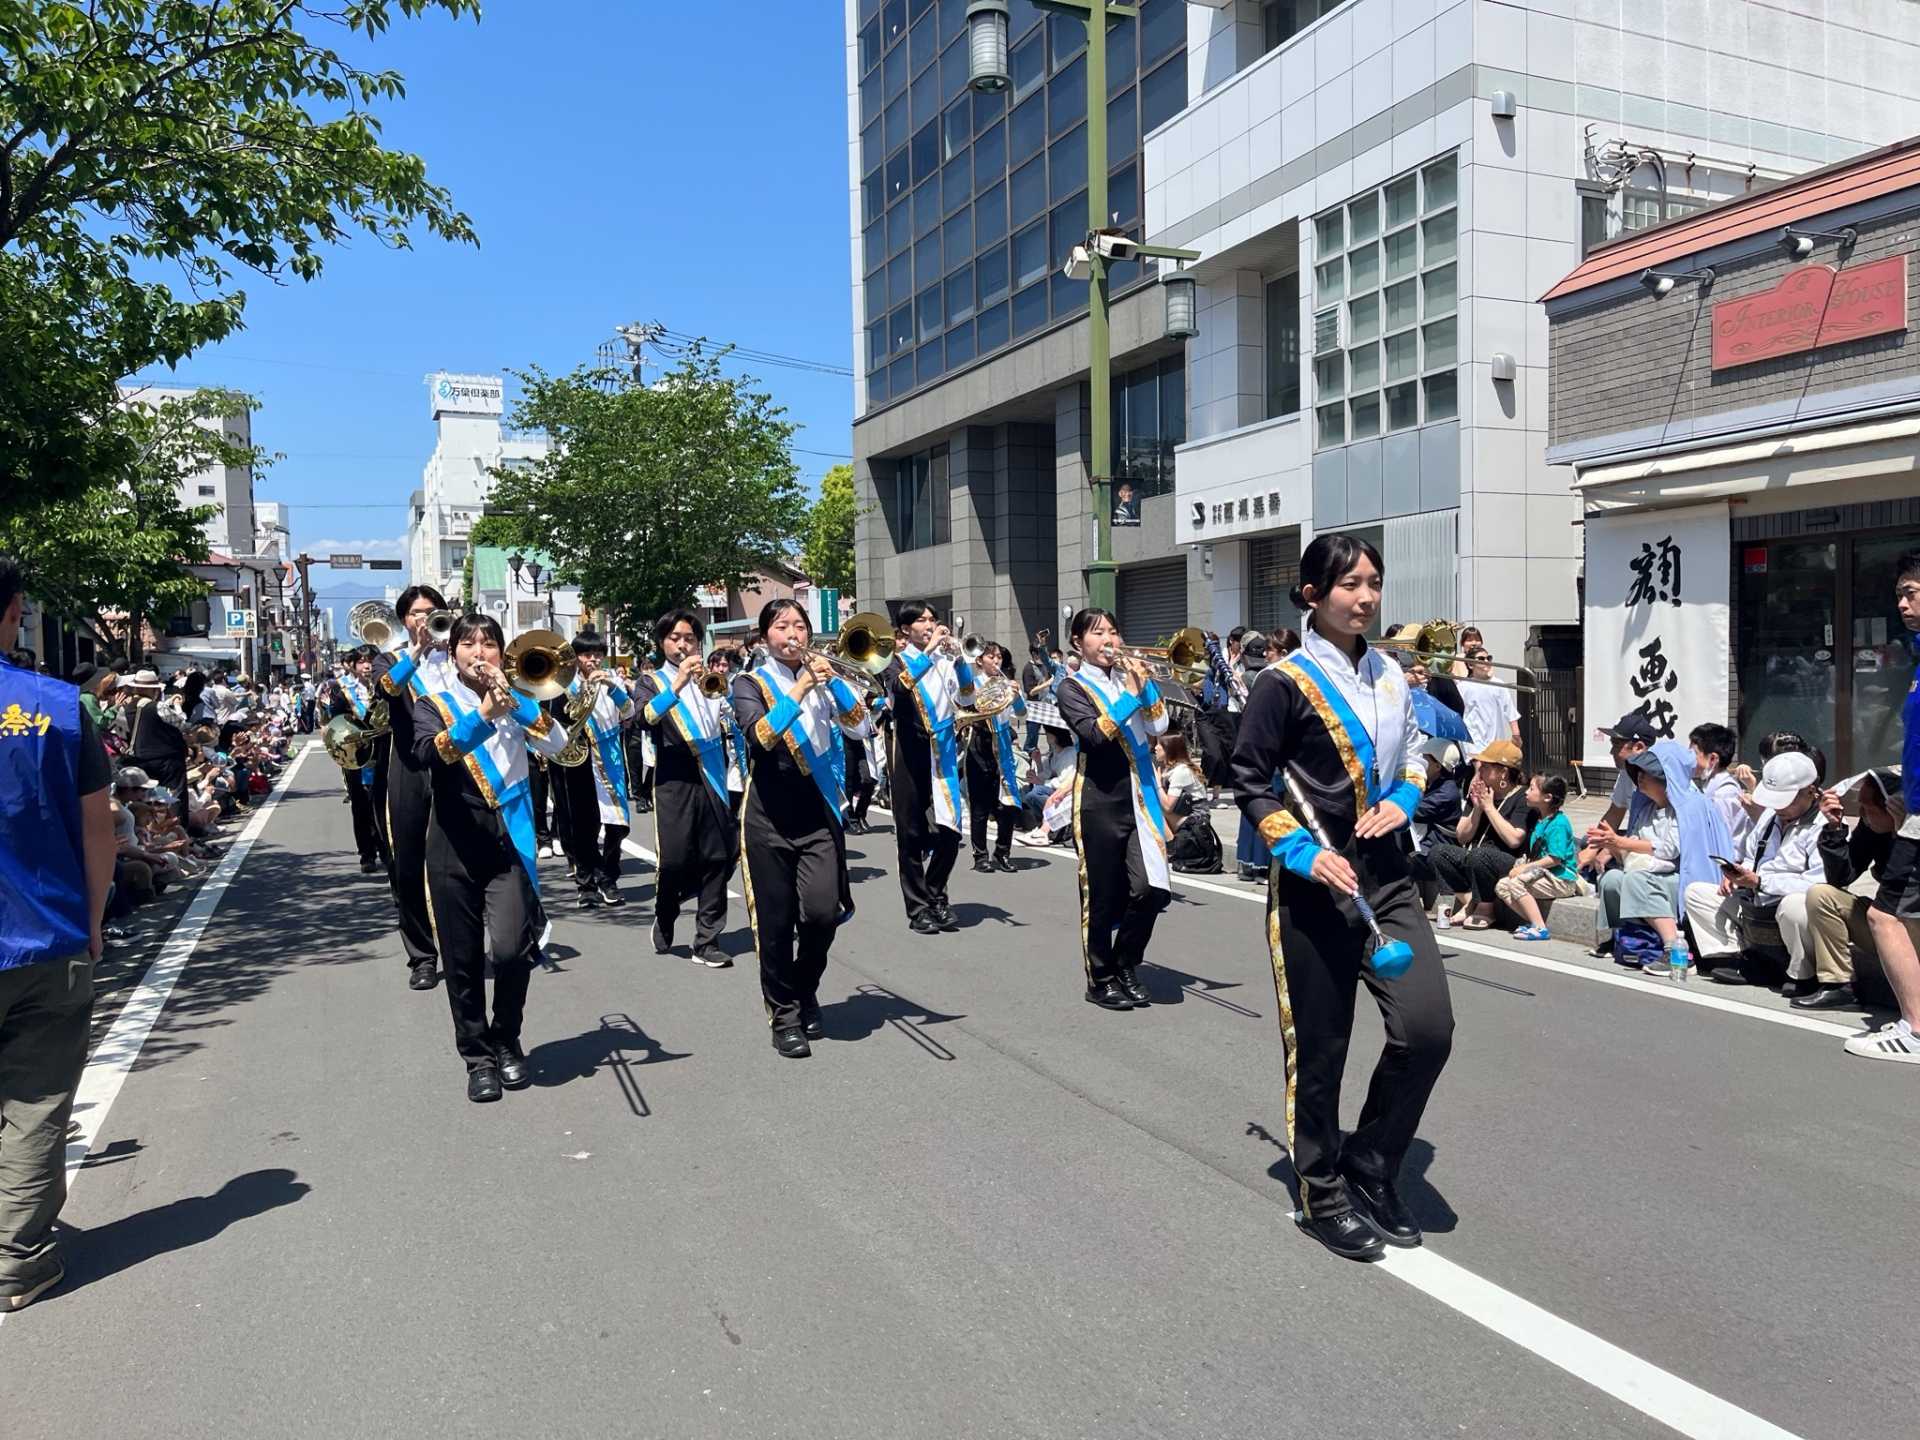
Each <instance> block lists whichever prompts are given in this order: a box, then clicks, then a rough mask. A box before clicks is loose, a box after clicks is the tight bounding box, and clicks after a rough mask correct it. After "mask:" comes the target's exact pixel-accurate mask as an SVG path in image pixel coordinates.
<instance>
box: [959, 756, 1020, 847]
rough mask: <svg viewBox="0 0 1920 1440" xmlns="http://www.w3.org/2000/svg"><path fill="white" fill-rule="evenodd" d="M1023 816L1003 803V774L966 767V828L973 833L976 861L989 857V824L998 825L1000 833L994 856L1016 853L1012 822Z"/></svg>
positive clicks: (995, 843) (997, 837)
mask: <svg viewBox="0 0 1920 1440" xmlns="http://www.w3.org/2000/svg"><path fill="white" fill-rule="evenodd" d="M1019 813H1020V812H1019V811H1018V810H1016V809H1015V808H1014V807H1013V806H1011V805H1002V804H1001V803H1000V772H999V771H998V770H997V769H994V770H988V769H979V768H975V767H974V766H971V765H970V766H968V767H967V825H968V828H969V829H970V830H971V831H972V832H973V833H972V836H971V837H970V838H971V839H972V840H973V853H974V858H976V859H978V858H979V857H980V856H982V855H985V854H986V853H987V822H988V821H989V820H992V821H995V822H996V823H997V824H998V826H999V830H998V833H997V834H996V836H995V838H994V842H993V853H994V854H996V855H1011V854H1012V853H1013V821H1014V817H1015V816H1017V815H1018V814H1019Z"/></svg>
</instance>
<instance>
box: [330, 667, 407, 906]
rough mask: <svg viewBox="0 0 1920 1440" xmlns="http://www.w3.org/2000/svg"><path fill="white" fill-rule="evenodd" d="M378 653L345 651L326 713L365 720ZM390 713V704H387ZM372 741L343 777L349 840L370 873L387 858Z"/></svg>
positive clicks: (364, 871)
mask: <svg viewBox="0 0 1920 1440" xmlns="http://www.w3.org/2000/svg"><path fill="white" fill-rule="evenodd" d="M377 654H379V652H378V651H377V650H375V649H374V648H373V647H372V646H371V645H362V646H360V647H359V648H358V649H356V650H353V651H350V652H349V653H348V655H347V664H346V669H345V670H344V671H343V672H342V673H341V675H340V678H339V679H337V680H335V681H334V683H333V690H332V692H331V694H329V695H328V697H327V714H328V717H329V718H331V717H333V716H336V715H351V716H352V717H353V718H354V719H356V720H358V721H359V722H360V723H361V724H363V725H364V724H366V723H367V712H368V710H369V709H371V708H372V706H373V699H374V696H373V661H374V657H375V656H376V655H377ZM388 711H389V714H391V711H392V707H391V706H389V707H388ZM380 743H381V742H379V741H376V742H375V744H374V747H373V749H372V751H371V753H370V754H369V755H368V758H367V763H366V764H365V765H362V766H361V767H360V768H359V769H358V770H349V771H347V772H346V777H347V801H348V803H349V804H350V805H351V806H352V807H353V841H354V844H355V845H357V846H358V847H359V850H360V873H361V874H362V875H372V874H375V873H377V872H378V871H379V870H381V869H382V868H383V867H384V866H386V865H387V863H388V862H389V859H390V856H389V853H388V850H387V837H386V836H385V835H384V834H382V833H381V829H380V820H379V817H378V815H376V813H375V811H374V805H373V791H374V779H375V774H374V765H375V763H376V757H377V756H378V754H379V748H378V747H379V744H380Z"/></svg>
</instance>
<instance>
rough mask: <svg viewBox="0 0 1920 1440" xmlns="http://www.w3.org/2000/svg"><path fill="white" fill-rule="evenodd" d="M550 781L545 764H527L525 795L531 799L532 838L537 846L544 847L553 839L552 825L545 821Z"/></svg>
mask: <svg viewBox="0 0 1920 1440" xmlns="http://www.w3.org/2000/svg"><path fill="white" fill-rule="evenodd" d="M550 783H551V782H550V781H549V780H548V779H547V767H546V766H544V765H534V764H531V763H530V764H529V765H528V766H527V795H528V798H530V799H531V800H532V801H533V839H534V844H535V845H536V846H537V847H544V846H545V845H546V844H547V842H548V841H550V840H552V839H553V827H552V825H550V824H549V823H548V821H547V806H548V801H549V799H550V796H549V786H550Z"/></svg>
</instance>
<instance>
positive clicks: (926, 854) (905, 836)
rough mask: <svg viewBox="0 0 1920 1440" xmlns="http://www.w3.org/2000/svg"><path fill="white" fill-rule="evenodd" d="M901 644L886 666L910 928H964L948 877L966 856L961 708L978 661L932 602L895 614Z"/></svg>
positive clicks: (890, 773)
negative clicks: (970, 658) (958, 727)
mask: <svg viewBox="0 0 1920 1440" xmlns="http://www.w3.org/2000/svg"><path fill="white" fill-rule="evenodd" d="M894 639H895V649H894V655H893V660H892V661H891V663H889V664H888V666H887V669H886V672H885V680H886V693H887V703H888V706H889V708H890V709H891V711H892V714H893V750H892V753H891V755H890V756H889V758H888V761H887V784H888V787H889V790H890V794H891V798H892V801H893V835H894V843H895V846H896V847H897V850H898V853H899V857H900V892H901V895H902V898H904V899H905V901H906V906H907V928H908V929H910V930H912V931H913V932H914V934H916V935H937V934H939V933H940V932H941V931H943V930H958V929H959V928H960V926H959V924H958V923H957V922H956V921H955V920H954V918H953V909H952V907H951V906H950V905H949V904H948V903H947V879H948V877H949V876H951V875H952V874H953V863H954V861H955V860H956V859H958V858H959V855H960V835H961V832H962V831H963V830H964V829H965V828H966V824H967V799H966V789H965V785H964V782H963V781H962V780H961V777H960V745H959V737H958V736H957V735H955V733H954V726H953V720H954V711H955V710H956V709H957V708H958V707H960V706H962V705H971V704H972V703H973V698H974V678H973V667H972V666H971V665H969V664H968V663H967V659H966V656H965V655H964V654H963V653H962V652H961V649H960V645H959V642H958V641H956V640H955V639H954V638H953V633H952V632H951V631H950V630H948V629H947V627H946V626H945V625H943V624H941V623H940V616H939V614H938V612H936V611H935V610H934V608H933V606H931V605H929V604H927V603H926V602H925V601H922V600H909V601H907V602H906V603H905V604H903V605H902V606H901V607H900V610H899V613H898V615H897V616H896V617H895V620H894Z"/></svg>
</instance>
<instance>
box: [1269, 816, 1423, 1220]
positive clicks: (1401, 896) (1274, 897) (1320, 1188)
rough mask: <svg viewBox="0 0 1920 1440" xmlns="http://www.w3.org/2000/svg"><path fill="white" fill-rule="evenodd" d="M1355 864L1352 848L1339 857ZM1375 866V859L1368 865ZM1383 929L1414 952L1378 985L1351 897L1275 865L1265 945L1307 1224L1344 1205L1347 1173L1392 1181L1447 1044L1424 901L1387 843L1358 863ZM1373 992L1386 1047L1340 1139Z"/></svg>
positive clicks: (1373, 846)
mask: <svg viewBox="0 0 1920 1440" xmlns="http://www.w3.org/2000/svg"><path fill="white" fill-rule="evenodd" d="M1346 858H1347V860H1348V862H1349V863H1354V862H1355V854H1354V852H1353V850H1352V849H1351V847H1350V848H1349V850H1348V851H1347V852H1346ZM1369 862H1372V863H1369ZM1355 870H1356V872H1357V874H1358V876H1359V880H1360V885H1361V889H1362V891H1363V892H1364V893H1365V894H1366V896H1367V897H1368V899H1369V901H1370V902H1371V903H1372V905H1373V909H1374V915H1375V916H1376V917H1377V918H1378V920H1379V922H1380V929H1381V931H1382V933H1384V934H1385V935H1387V936H1388V937H1389V938H1390V939H1395V940H1404V941H1406V942H1407V944H1409V945H1411V946H1412V947H1413V964H1412V965H1411V967H1409V969H1408V970H1407V971H1406V973H1405V974H1403V975H1401V976H1400V977H1399V978H1397V979H1394V980H1382V979H1380V977H1379V976H1377V975H1375V974H1374V973H1373V971H1372V969H1370V968H1369V967H1367V966H1366V964H1365V963H1364V961H1365V958H1366V955H1367V950H1368V940H1369V933H1368V931H1367V928H1366V925H1365V922H1363V921H1362V920H1361V919H1360V915H1359V912H1358V911H1357V910H1355V909H1354V908H1353V903H1352V901H1350V900H1348V899H1347V898H1346V897H1345V896H1338V897H1336V896H1335V894H1334V892H1333V891H1331V890H1329V889H1328V888H1327V887H1326V886H1324V885H1321V884H1318V883H1316V882H1314V881H1311V880H1302V879H1300V878H1299V877H1298V876H1296V875H1294V874H1292V873H1291V872H1289V871H1286V870H1284V869H1282V868H1281V867H1279V866H1278V865H1275V866H1273V867H1272V873H1271V878H1270V879H1269V880H1268V882H1267V939H1268V948H1269V950H1270V952H1271V956H1272V960H1273V985H1274V993H1275V995H1276V996H1277V997H1278V1000H1279V1011H1280V1039H1281V1044H1282V1046H1283V1047H1284V1049H1285V1063H1286V1073H1287V1099H1286V1106H1287V1109H1286V1115H1287V1149H1288V1152H1289V1153H1290V1154H1291V1155H1292V1157H1293V1168H1294V1173H1295V1174H1297V1175H1298V1176H1299V1178H1300V1203H1301V1208H1302V1209H1303V1210H1304V1211H1305V1212H1306V1214H1307V1215H1309V1216H1315V1217H1318V1216H1325V1215H1336V1214H1339V1213H1340V1212H1341V1211H1344V1210H1346V1209H1348V1208H1349V1203H1348V1199H1347V1189H1346V1182H1345V1181H1344V1179H1343V1178H1342V1174H1343V1172H1348V1171H1350V1172H1352V1173H1355V1174H1359V1175H1362V1176H1365V1177H1368V1178H1371V1179H1386V1180H1391V1179H1394V1178H1395V1177H1396V1176H1397V1175H1398V1174H1399V1171H1400V1165H1401V1162H1402V1161H1403V1160H1404V1159H1405V1158H1406V1154H1407V1147H1408V1146H1409V1145H1411V1144H1412V1143H1413V1136H1414V1132H1415V1130H1417V1129H1418V1128H1419V1125H1420V1117H1421V1115H1422V1114H1424V1113H1425V1111H1426V1108H1427V1099H1428V1097H1429V1096H1431V1095H1432V1094H1433V1087H1434V1083H1435V1082H1436V1081H1438V1080H1439V1078H1440V1071H1441V1070H1442V1068H1444V1067H1445V1065H1446V1063H1447V1055H1448V1054H1449V1052H1450V1051H1451V1050H1452V1048H1453V1005H1452V1001H1451V1000H1450V999H1449V998H1448V995H1447V972H1446V970H1445V969H1444V968H1443V967H1442V965H1441V962H1440V951H1439V949H1438V947H1437V946H1435V944H1434V940H1433V931H1432V930H1431V929H1430V928H1429V927H1428V925H1427V917H1426V915H1425V913H1424V912H1423V911H1422V910H1421V908H1420V896H1419V893H1418V891H1417V890H1416V889H1415V887H1414V883H1413V880H1412V878H1411V877H1410V876H1409V875H1408V874H1407V871H1406V864H1405V860H1404V857H1402V856H1401V855H1400V854H1399V851H1398V849H1397V847H1396V846H1395V844H1394V841H1393V837H1391V836H1386V837H1383V838H1382V839H1380V840H1378V841H1376V842H1371V843H1369V844H1367V845H1366V847H1365V849H1364V851H1363V852H1362V853H1361V856H1360V859H1359V861H1358V863H1357V864H1355ZM1361 983H1364V984H1365V985H1366V987H1367V989H1368V990H1370V991H1371V992H1373V999H1374V1003H1375V1004H1376V1005H1378V1006H1379V1007H1380V1017H1381V1019H1382V1020H1383V1021H1384V1022H1385V1024H1386V1030H1387V1043H1386V1048H1385V1049H1384V1050H1383V1051H1382V1052H1381V1054H1380V1063H1379V1064H1378V1065H1376V1066H1375V1067H1374V1071H1373V1078H1372V1080H1371V1082H1369V1084H1368V1086H1367V1099H1366V1104H1365V1105H1363V1106H1362V1107H1361V1110H1360V1123H1359V1124H1358V1125H1356V1126H1355V1127H1354V1130H1353V1133H1352V1134H1350V1135H1348V1136H1346V1137H1345V1139H1344V1140H1343V1139H1342V1137H1341V1134H1340V1082H1341V1078H1342V1076H1343V1075H1344V1073H1345V1071H1346V1068H1347V1046H1348V1043H1349V1042H1350V1041H1351V1039H1352V1038H1353V1011H1354V997H1355V993H1356V987H1357V985H1358V984H1361Z"/></svg>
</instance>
